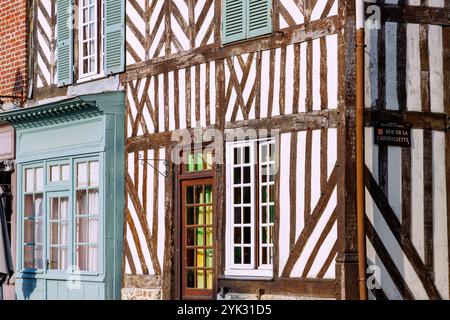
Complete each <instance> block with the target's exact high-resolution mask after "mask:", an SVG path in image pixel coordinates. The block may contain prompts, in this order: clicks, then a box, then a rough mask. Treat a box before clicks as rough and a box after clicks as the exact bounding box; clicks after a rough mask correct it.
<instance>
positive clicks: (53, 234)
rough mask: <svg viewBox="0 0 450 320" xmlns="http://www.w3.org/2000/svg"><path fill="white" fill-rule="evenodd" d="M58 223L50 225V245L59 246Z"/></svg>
mask: <svg viewBox="0 0 450 320" xmlns="http://www.w3.org/2000/svg"><path fill="white" fill-rule="evenodd" d="M58 229H59V226H58V222H52V223H50V244H54V245H57V244H58Z"/></svg>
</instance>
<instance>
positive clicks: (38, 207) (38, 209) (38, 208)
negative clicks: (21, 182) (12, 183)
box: [34, 193, 44, 218]
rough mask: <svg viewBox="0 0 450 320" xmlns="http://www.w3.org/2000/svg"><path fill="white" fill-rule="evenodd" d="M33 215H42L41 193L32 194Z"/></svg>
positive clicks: (42, 198)
mask: <svg viewBox="0 0 450 320" xmlns="http://www.w3.org/2000/svg"><path fill="white" fill-rule="evenodd" d="M34 215H35V216H36V217H37V218H41V217H43V216H44V196H43V195H42V193H36V194H35V195H34Z"/></svg>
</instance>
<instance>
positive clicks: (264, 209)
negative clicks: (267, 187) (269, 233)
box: [261, 206, 267, 223]
mask: <svg viewBox="0 0 450 320" xmlns="http://www.w3.org/2000/svg"><path fill="white" fill-rule="evenodd" d="M261 223H267V207H266V206H262V207H261Z"/></svg>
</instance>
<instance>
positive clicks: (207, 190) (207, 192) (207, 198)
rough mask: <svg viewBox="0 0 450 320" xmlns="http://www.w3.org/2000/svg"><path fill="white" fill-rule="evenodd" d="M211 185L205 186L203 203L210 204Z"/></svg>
mask: <svg viewBox="0 0 450 320" xmlns="http://www.w3.org/2000/svg"><path fill="white" fill-rule="evenodd" d="M212 189H213V187H212V185H205V203H212V197H213V191H212Z"/></svg>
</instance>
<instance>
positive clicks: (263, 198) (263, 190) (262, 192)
mask: <svg viewBox="0 0 450 320" xmlns="http://www.w3.org/2000/svg"><path fill="white" fill-rule="evenodd" d="M261 194H262V202H263V203H266V202H267V187H266V186H262V188H261Z"/></svg>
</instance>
